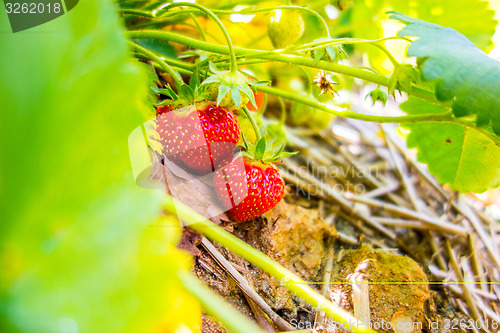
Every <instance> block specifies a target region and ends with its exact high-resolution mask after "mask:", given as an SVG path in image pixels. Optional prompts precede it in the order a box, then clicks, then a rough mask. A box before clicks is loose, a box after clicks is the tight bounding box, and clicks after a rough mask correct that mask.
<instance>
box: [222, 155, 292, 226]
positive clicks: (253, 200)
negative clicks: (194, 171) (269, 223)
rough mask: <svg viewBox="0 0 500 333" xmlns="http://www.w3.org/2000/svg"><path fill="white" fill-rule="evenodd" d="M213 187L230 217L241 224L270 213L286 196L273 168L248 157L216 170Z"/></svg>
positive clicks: (276, 171)
mask: <svg viewBox="0 0 500 333" xmlns="http://www.w3.org/2000/svg"><path fill="white" fill-rule="evenodd" d="M214 186H215V191H216V192H217V195H218V196H219V198H220V200H221V201H222V203H223V204H224V207H225V208H226V209H228V211H227V213H228V214H229V216H231V218H233V219H234V220H236V221H239V222H242V221H246V220H249V219H251V218H254V217H256V216H259V215H262V214H264V213H265V212H267V211H269V210H270V209H271V208H273V207H274V206H276V205H277V204H278V203H279V202H280V201H281V199H282V198H283V195H284V192H285V182H284V181H283V179H282V178H281V175H280V173H279V170H278V168H277V167H276V166H275V165H274V164H267V163H263V162H261V161H257V160H251V159H249V158H247V157H244V158H243V157H237V158H236V159H234V160H233V161H232V162H231V163H229V164H228V165H226V166H224V167H223V168H221V169H219V170H217V172H216V174H215V178H214Z"/></svg>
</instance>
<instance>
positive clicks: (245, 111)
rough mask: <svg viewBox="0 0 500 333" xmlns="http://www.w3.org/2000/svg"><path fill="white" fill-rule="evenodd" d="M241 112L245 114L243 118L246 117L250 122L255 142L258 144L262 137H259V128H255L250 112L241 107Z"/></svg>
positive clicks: (255, 124) (255, 123)
mask: <svg viewBox="0 0 500 333" xmlns="http://www.w3.org/2000/svg"><path fill="white" fill-rule="evenodd" d="M243 112H244V113H245V116H247V118H248V120H250V123H251V124H252V127H253V131H254V132H255V137H256V140H255V142H259V140H260V138H261V137H262V136H261V135H260V131H259V126H257V122H256V121H255V118H254V117H253V116H252V113H251V112H250V110H248V108H247V107H246V106H244V107H243Z"/></svg>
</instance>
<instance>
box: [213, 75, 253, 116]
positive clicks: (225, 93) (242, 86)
mask: <svg viewBox="0 0 500 333" xmlns="http://www.w3.org/2000/svg"><path fill="white" fill-rule="evenodd" d="M203 86H204V87H205V93H207V94H208V95H209V96H210V97H211V98H212V99H213V100H214V101H217V105H218V106H220V107H223V108H226V109H228V110H236V109H239V108H241V107H242V106H244V105H247V103H248V102H249V101H250V97H249V96H248V95H251V96H252V97H253V91H252V90H251V89H250V88H249V86H248V77H247V76H246V75H244V74H241V73H239V72H236V73H231V72H229V71H221V72H218V73H216V74H215V75H213V76H212V77H211V78H210V79H209V80H208V79H207V80H205V81H204V82H203ZM233 90H235V91H234V92H233ZM240 90H242V91H243V93H241V92H240ZM253 103H255V100H254V101H253Z"/></svg>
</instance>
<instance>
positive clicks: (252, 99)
mask: <svg viewBox="0 0 500 333" xmlns="http://www.w3.org/2000/svg"><path fill="white" fill-rule="evenodd" d="M239 89H240V90H241V91H243V93H244V94H245V95H247V96H248V98H249V99H250V102H251V103H252V105H253V107H254V108H256V109H257V103H256V102H255V95H254V94H253V92H252V89H250V87H249V86H248V85H246V84H244V85H242V86H240V87H239Z"/></svg>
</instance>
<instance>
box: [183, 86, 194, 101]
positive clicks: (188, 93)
mask: <svg viewBox="0 0 500 333" xmlns="http://www.w3.org/2000/svg"><path fill="white" fill-rule="evenodd" d="M181 93H182V95H183V97H184V98H185V99H186V100H187V101H188V102H190V103H192V102H193V100H194V93H193V89H191V87H190V86H188V85H187V84H183V85H182V86H181Z"/></svg>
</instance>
